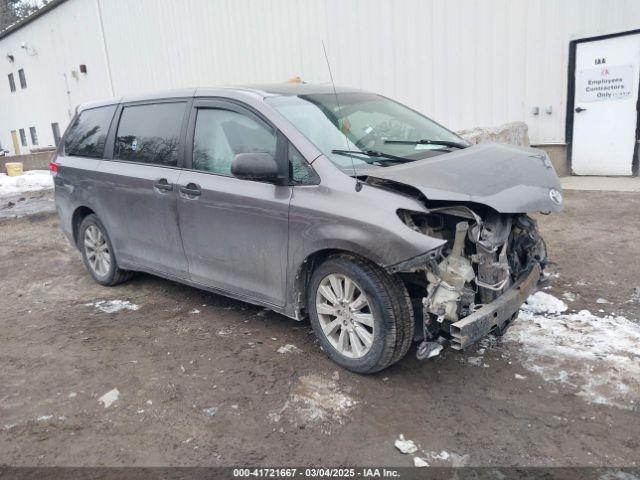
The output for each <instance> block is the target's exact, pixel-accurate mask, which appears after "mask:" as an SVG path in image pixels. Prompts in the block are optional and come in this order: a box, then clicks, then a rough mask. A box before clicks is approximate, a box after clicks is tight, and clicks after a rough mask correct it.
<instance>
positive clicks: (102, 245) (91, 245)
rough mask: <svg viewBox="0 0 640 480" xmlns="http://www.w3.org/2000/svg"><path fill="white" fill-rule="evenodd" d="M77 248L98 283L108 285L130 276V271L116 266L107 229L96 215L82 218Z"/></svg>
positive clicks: (122, 280)
mask: <svg viewBox="0 0 640 480" xmlns="http://www.w3.org/2000/svg"><path fill="white" fill-rule="evenodd" d="M78 248H79V249H80V252H81V253H82V260H83V261H84V265H85V267H86V269H87V270H88V271H89V273H90V274H91V276H92V277H93V279H94V280H95V281H96V282H98V283H99V284H100V285H105V286H109V287H110V286H113V285H117V284H119V283H122V282H124V281H126V280H128V279H129V278H131V276H132V272H128V271H126V270H122V269H121V268H120V267H118V262H117V261H116V256H115V254H114V252H113V246H112V245H111V240H110V239H109V235H108V234H107V229H106V228H105V227H104V225H103V224H102V222H101V221H100V219H99V218H98V217H97V216H96V215H94V214H91V215H87V216H86V217H85V218H84V220H82V223H81V224H80V230H79V232H78Z"/></svg>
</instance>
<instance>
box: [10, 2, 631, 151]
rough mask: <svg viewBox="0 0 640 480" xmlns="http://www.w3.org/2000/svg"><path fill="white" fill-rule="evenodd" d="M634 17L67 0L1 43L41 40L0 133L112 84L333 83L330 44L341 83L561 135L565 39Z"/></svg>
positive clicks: (604, 6)
mask: <svg viewBox="0 0 640 480" xmlns="http://www.w3.org/2000/svg"><path fill="white" fill-rule="evenodd" d="M639 25H640V2H638V1H637V0H563V1H557V0H526V1H525V0H521V1H512V0H350V1H343V0H304V1H300V0H265V1H251V0H184V1H180V2H177V1H173V0H68V1H66V2H64V3H63V4H62V5H61V6H59V7H57V8H55V9H53V10H52V11H51V12H49V13H47V14H46V15H44V16H42V17H40V18H38V19H37V20H35V21H33V22H32V23H30V24H28V25H27V26H25V27H24V28H22V29H20V30H18V31H17V32H15V33H13V34H11V35H10V36H9V37H6V38H4V39H0V54H2V56H3V57H4V54H5V52H6V51H8V50H11V51H19V44H20V42H22V41H25V40H26V41H28V42H29V43H33V45H34V47H35V48H36V49H37V50H38V55H37V56H36V57H33V58H26V57H25V58H21V60H20V61H21V62H22V61H23V62H25V63H24V64H25V65H27V67H28V68H26V71H27V72H30V73H28V81H30V84H33V85H34V87H33V89H31V88H30V89H29V91H28V92H27V91H24V92H20V90H19V91H18V92H17V93H19V95H15V96H14V97H13V98H11V99H10V103H9V104H8V105H9V108H8V109H7V113H6V114H5V113H4V112H1V113H0V139H1V141H2V144H3V146H4V147H5V148H7V147H9V146H10V143H11V142H10V138H9V136H8V135H9V130H10V129H12V128H14V127H13V125H23V124H25V125H27V126H28V124H29V122H37V123H38V125H40V124H42V125H44V122H45V121H46V122H47V125H48V124H50V123H51V122H52V121H55V120H58V121H60V123H61V128H64V126H65V125H66V123H67V121H68V118H69V115H68V111H69V110H70V109H72V108H75V106H76V105H77V104H78V103H80V102H83V101H86V100H89V99H98V98H102V97H108V96H111V95H112V92H113V94H115V95H117V96H119V95H122V94H129V93H137V92H143V91H148V90H157V89H164V88H177V87H186V86H197V85H217V84H244V83H263V82H281V81H284V80H286V79H288V78H290V77H292V76H296V75H299V76H301V77H302V78H303V79H304V80H305V81H308V82H327V81H328V80H329V75H328V72H327V67H326V64H325V60H324V55H323V52H322V45H321V42H322V41H323V40H324V41H325V43H326V45H327V50H328V54H329V57H330V60H331V64H332V68H333V72H334V78H335V80H336V83H338V84H342V85H351V86H360V87H362V88H365V89H371V90H375V91H378V92H380V93H383V94H385V95H388V96H390V97H393V98H396V99H398V100H401V101H403V102H406V103H408V104H410V105H412V106H414V107H415V108H417V109H418V110H421V111H422V112H424V113H426V114H428V115H429V116H431V117H433V118H434V119H436V120H438V121H439V122H441V123H443V124H445V125H446V126H448V127H450V128H452V129H463V128H471V127H475V126H495V125H498V124H501V123H505V122H508V121H514V120H521V121H525V122H527V123H528V125H529V129H530V131H529V134H530V138H531V141H532V143H534V144H539V143H558V142H560V143H561V142H563V141H564V124H565V108H566V92H567V85H566V82H567V61H568V50H569V41H570V40H572V39H575V38H582V37H588V36H594V35H601V34H606V33H612V32H619V31H624V30H631V29H634V28H638V26H639ZM101 26H103V27H104V42H103V41H102V30H101ZM80 63H85V64H87V66H88V68H89V73H88V75H86V76H81V77H80V78H79V79H78V80H75V79H73V80H71V81H70V86H69V91H70V94H69V95H67V94H66V93H65V92H66V86H65V83H64V77H63V74H65V73H66V74H67V75H68V76H69V75H70V74H71V71H72V70H74V69H77V68H78V65H79V64H80ZM0 65H2V67H1V68H0V71H1V72H2V74H3V77H0V101H2V107H3V108H4V105H5V103H4V102H5V99H6V98H7V95H6V92H5V90H6V91H7V92H8V86H7V85H6V83H7V82H6V74H5V70H7V62H6V61H4V60H3V59H0ZM17 68H18V67H17V65H16V66H14V67H12V69H13V70H14V71H17ZM3 82H4V83H5V86H4V87H3V86H2V83H3ZM36 85H38V86H37V87H36ZM18 98H19V99H20V102H18V101H17V99H18ZM534 106H538V107H539V108H540V114H539V115H537V116H534V115H532V113H531V109H532V107H534ZM547 107H551V112H552V113H551V114H546V113H545V109H546V108H547ZM5 118H10V121H5V120H4V119H5ZM41 130H42V128H38V131H39V134H40V131H41ZM49 130H50V128H49ZM42 136H43V137H45V135H44V130H43V135H42ZM49 140H51V141H52V139H51V138H50V139H49ZM42 143H43V144H44V142H42Z"/></svg>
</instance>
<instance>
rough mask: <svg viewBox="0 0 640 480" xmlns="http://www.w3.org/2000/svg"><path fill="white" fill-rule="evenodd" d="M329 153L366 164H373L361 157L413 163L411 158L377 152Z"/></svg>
mask: <svg viewBox="0 0 640 480" xmlns="http://www.w3.org/2000/svg"><path fill="white" fill-rule="evenodd" d="M331 153H335V154H336V155H344V156H345V157H353V158H357V159H358V160H364V161H365V162H367V163H373V162H369V161H367V159H366V158H362V155H366V156H367V157H373V158H385V159H388V160H393V161H394V162H401V163H406V162H413V159H411V158H406V157H399V156H397V155H391V154H390V153H383V152H378V151H377V150H365V151H362V152H359V151H352V150H331Z"/></svg>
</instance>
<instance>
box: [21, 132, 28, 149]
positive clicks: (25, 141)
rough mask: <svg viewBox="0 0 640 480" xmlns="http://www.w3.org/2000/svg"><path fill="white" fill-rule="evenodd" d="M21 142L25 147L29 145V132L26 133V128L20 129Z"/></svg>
mask: <svg viewBox="0 0 640 480" xmlns="http://www.w3.org/2000/svg"><path fill="white" fill-rule="evenodd" d="M20 143H21V144H22V146H23V147H26V146H27V134H26V133H24V128H21V129H20Z"/></svg>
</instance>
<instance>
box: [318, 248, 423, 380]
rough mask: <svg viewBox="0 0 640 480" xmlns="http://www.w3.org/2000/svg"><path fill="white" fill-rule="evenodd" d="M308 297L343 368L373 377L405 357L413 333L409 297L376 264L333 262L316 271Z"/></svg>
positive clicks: (349, 259)
mask: <svg viewBox="0 0 640 480" xmlns="http://www.w3.org/2000/svg"><path fill="white" fill-rule="evenodd" d="M307 293H308V294H307V299H308V300H307V301H308V305H307V306H308V311H309V314H310V319H311V324H312V326H313V329H314V331H315V334H316V336H317V337H318V339H319V340H320V343H321V344H322V347H323V349H324V350H325V352H326V353H327V354H328V355H329V357H330V358H331V359H332V360H333V361H335V362H336V363H338V364H339V365H341V366H342V367H344V368H346V369H348V370H352V371H354V372H358V373H373V372H377V371H379V370H382V369H384V368H386V367H388V366H389V365H391V364H393V363H395V362H397V361H398V360H400V359H401V358H402V357H404V356H405V355H406V353H407V350H408V349H409V347H410V346H411V341H412V339H413V329H414V319H413V310H412V308H411V303H410V300H409V295H408V293H407V290H406V288H405V287H404V285H403V284H402V282H400V281H399V280H397V279H396V278H395V277H392V276H391V275H389V274H387V273H386V272H385V271H384V270H382V269H380V268H379V267H377V266H376V265H375V264H373V263H371V262H368V261H366V260H364V259H361V258H358V257H355V256H352V255H336V256H333V257H330V258H329V259H327V260H326V261H325V262H324V263H322V264H321V265H320V266H319V267H318V268H317V269H316V270H315V271H314V272H313V275H312V276H311V281H310V283H309V291H308V292H307Z"/></svg>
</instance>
